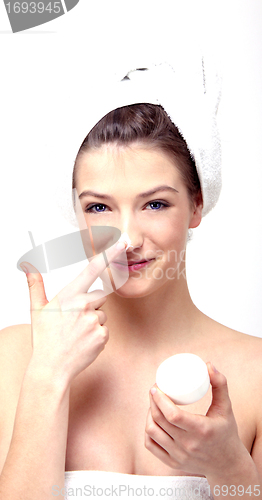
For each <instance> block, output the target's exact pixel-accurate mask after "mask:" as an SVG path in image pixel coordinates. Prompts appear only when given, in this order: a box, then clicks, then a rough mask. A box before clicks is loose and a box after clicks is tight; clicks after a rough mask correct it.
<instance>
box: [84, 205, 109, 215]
mask: <svg viewBox="0 0 262 500" xmlns="http://www.w3.org/2000/svg"><path fill="white" fill-rule="evenodd" d="M105 206H106V205H104V204H103V203H96V204H95V205H91V206H90V207H86V209H85V212H92V213H97V214H99V213H101V212H100V211H97V210H95V211H93V210H92V209H93V208H95V207H105ZM102 212H104V210H102Z"/></svg>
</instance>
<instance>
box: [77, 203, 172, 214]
mask: <svg viewBox="0 0 262 500" xmlns="http://www.w3.org/2000/svg"><path fill="white" fill-rule="evenodd" d="M152 203H160V204H161V205H163V207H162V208H160V209H157V210H156V209H153V210H152V211H155V212H159V211H160V210H164V209H165V208H167V207H169V206H170V205H169V204H168V203H164V202H163V201H159V200H154V201H150V202H149V203H148V204H147V205H146V206H148V205H151V204H152ZM98 205H101V206H103V207H106V205H105V204H104V203H93V205H90V206H89V205H88V206H87V207H86V208H85V212H87V213H88V212H89V213H93V214H102V213H104V210H103V211H101V212H91V210H92V208H94V207H97V206H98Z"/></svg>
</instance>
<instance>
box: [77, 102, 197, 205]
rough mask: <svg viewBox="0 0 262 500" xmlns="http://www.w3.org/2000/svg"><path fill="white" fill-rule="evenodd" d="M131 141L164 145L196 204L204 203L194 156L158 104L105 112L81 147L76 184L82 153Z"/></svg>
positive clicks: (78, 155) (156, 146) (163, 148)
mask: <svg viewBox="0 0 262 500" xmlns="http://www.w3.org/2000/svg"><path fill="white" fill-rule="evenodd" d="M110 142H111V143H116V144H119V145H124V144H126V145H128V144H131V143H134V142H142V143H145V144H147V145H152V146H153V147H154V148H157V149H160V150H162V151H163V152H165V153H166V154H168V155H169V157H171V158H172V159H173V160H174V159H175V160H176V166H177V168H178V170H179V172H180V174H181V176H182V179H183V180H184V182H185V185H186V187H187V190H188V194H189V199H190V200H191V202H192V204H193V205H194V204H196V205H198V204H199V203H202V194H201V187H200V181H199V177H198V174H197V170H196V166H195V162H194V159H193V157H192V156H191V154H190V152H189V150H188V148H187V144H186V142H185V140H184V139H183V137H182V136H181V134H180V133H179V131H178V128H177V127H176V126H175V125H174V124H173V122H172V121H171V119H170V118H169V116H168V115H167V113H166V111H165V110H164V108H163V107H162V106H160V105H156V104H146V103H143V104H132V105H129V106H124V107H121V108H117V109H114V110H113V111H110V113H108V114H107V115H105V116H104V117H103V118H102V119H101V120H100V121H99V122H98V123H97V124H96V125H95V126H94V127H93V128H92V129H91V131H90V132H89V134H88V135H87V136H86V138H85V139H84V141H83V142H82V144H81V146H80V149H79V151H78V154H77V157H76V160H75V165H74V170H73V181H72V188H75V185H76V172H77V165H78V161H79V159H80V157H81V156H82V155H83V154H84V153H86V152H87V151H89V150H90V149H96V148H99V147H100V146H102V145H103V144H105V143H110Z"/></svg>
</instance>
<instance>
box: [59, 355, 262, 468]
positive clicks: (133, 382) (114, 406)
mask: <svg viewBox="0 0 262 500" xmlns="http://www.w3.org/2000/svg"><path fill="white" fill-rule="evenodd" d="M155 372H156V370H155V367H154V366H153V367H151V368H150V369H149V368H148V367H147V368H145V369H143V367H141V366H140V367H137V370H129V369H128V367H127V368H126V370H123V367H122V369H121V367H112V366H111V367H108V368H106V365H103V364H101V365H100V366H96V367H95V364H94V367H93V368H92V369H91V370H90V373H89V376H88V377H87V378H84V377H85V375H82V377H83V380H82V382H83V383H81V380H78V383H75V384H73V386H72V389H71V399H70V414H69V428H68V442H67V453H66V470H89V469H90V470H105V471H106V470H108V471H112V472H122V473H128V474H141V475H147V474H148V475H153V474H156V475H169V474H172V475H184V472H183V471H174V470H172V469H170V468H169V467H168V466H167V465H165V464H164V463H162V462H161V461H160V460H159V459H158V458H156V457H155V456H154V455H153V454H152V453H150V452H149V451H148V450H147V449H146V448H145V446H144V437H145V426H146V420H147V414H148V411H149V407H150V403H149V390H150V388H151V387H152V385H153V384H154V382H155ZM229 386H230V398H231V401H232V404H233V407H234V415H235V418H236V421H237V424H238V429H239V435H240V437H241V439H242V441H243V442H244V444H245V446H246V447H247V449H248V450H249V451H250V450H251V447H252V442H253V439H254V436H255V428H254V421H253V415H252V411H250V410H249V406H248V405H247V406H246V408H245V409H243V404H242V398H240V397H239V394H238V391H237V388H236V387H235V386H234V383H233V382H232V383H231V382H230V381H229ZM211 401H212V389H211V387H210V388H209V390H208V392H207V394H206V395H205V396H204V398H202V399H201V400H200V401H198V402H196V403H194V404H192V405H187V406H183V407H182V406H181V408H182V409H183V410H184V411H188V412H190V413H193V414H194V413H195V414H202V415H205V414H206V412H207V410H208V408H209V406H210V404H211Z"/></svg>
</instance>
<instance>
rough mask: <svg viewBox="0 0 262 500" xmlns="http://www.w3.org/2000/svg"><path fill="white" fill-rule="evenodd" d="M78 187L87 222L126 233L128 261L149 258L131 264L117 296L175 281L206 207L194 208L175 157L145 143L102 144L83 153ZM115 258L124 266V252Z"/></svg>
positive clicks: (141, 291)
mask: <svg viewBox="0 0 262 500" xmlns="http://www.w3.org/2000/svg"><path fill="white" fill-rule="evenodd" d="M76 189H77V192H78V195H79V199H80V203H81V207H82V210H83V213H84V217H85V220H86V223H87V225H103V226H105V225H109V226H115V227H117V228H119V229H120V230H121V232H122V233H123V232H126V233H128V235H129V237H130V239H131V242H132V245H133V247H131V248H129V249H128V250H127V261H128V262H129V264H132V263H133V262H134V261H135V262H137V261H149V262H147V263H145V262H144V264H143V265H142V264H140V265H139V264H138V265H137V266H135V265H129V267H128V269H129V273H130V274H129V279H128V281H127V282H126V284H125V285H124V286H123V287H122V288H121V291H120V290H118V291H117V292H118V293H119V294H121V293H124V292H125V290H126V291H127V287H129V288H130V286H131V287H136V288H135V289H136V291H137V292H138V293H141V294H142V295H144V294H147V293H149V290H148V287H150V288H151V290H152V286H153V288H155V287H157V288H158V287H159V286H162V285H163V284H164V283H165V282H166V281H170V280H173V279H174V276H175V274H176V272H177V270H178V268H179V266H181V262H182V261H183V258H184V255H185V248H186V243H187V235H188V229H189V228H192V227H196V226H197V225H198V224H199V223H200V221H201V208H202V207H201V206H198V207H196V208H195V207H192V203H191V201H190V199H189V195H188V192H187V188H186V186H185V183H184V181H183V180H182V178H181V175H180V173H179V170H178V169H177V168H176V166H175V163H174V160H171V159H170V157H169V156H168V155H167V154H165V153H164V152H162V151H161V150H160V149H153V148H152V147H149V146H146V145H145V144H141V143H134V144H131V145H130V146H128V147H127V146H118V145H116V144H107V145H103V146H101V147H99V148H98V149H92V150H90V151H89V152H86V153H85V154H84V155H83V156H82V157H81V160H80V161H79V164H78V170H77V176H76ZM123 261H125V259H122V262H123ZM116 262H117V263H116V264H115V266H116V267H117V269H120V270H121V266H122V265H123V264H121V255H120V256H119V258H118V259H117V261H116ZM111 265H114V264H111ZM156 268H158V269H156ZM152 280H153V282H152Z"/></svg>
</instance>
